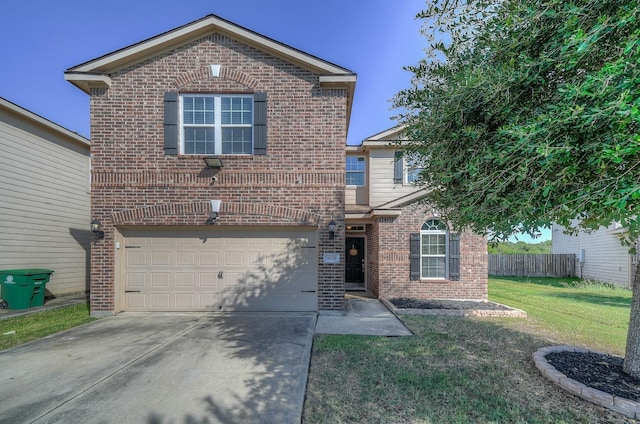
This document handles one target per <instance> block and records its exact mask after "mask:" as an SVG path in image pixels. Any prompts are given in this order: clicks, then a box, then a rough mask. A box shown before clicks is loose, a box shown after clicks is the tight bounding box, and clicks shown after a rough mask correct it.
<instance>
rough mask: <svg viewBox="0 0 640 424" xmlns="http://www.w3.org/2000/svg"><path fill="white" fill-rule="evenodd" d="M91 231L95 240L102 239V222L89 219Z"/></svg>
mask: <svg viewBox="0 0 640 424" xmlns="http://www.w3.org/2000/svg"><path fill="white" fill-rule="evenodd" d="M91 232H92V233H93V236H94V237H95V239H96V240H102V239H103V238H104V231H103V230H102V222H100V221H99V220H97V219H94V220H93V221H91Z"/></svg>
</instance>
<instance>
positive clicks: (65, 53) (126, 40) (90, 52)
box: [0, 0, 426, 144]
mask: <svg viewBox="0 0 640 424" xmlns="http://www.w3.org/2000/svg"><path fill="white" fill-rule="evenodd" d="M424 6H425V0H393V1H392V0H322V1H305V0H181V1H176V0H171V1H169V0H110V1H108V2H98V1H88V0H60V1H52V0H4V1H2V5H1V6H0V40H2V47H1V49H2V50H1V51H2V54H1V56H0V61H1V66H0V97H4V98H5V99H7V100H9V101H11V102H13V103H16V104H18V105H19V106H21V107H24V108H26V109H28V110H30V111H32V112H34V113H36V114H38V115H41V116H43V117H44V118H47V119H49V120H51V121H53V122H55V123H57V124H60V125H62V126H63V127H66V128H68V129H70V130H72V131H75V132H77V133H79V134H82V135H85V136H87V137H89V136H90V134H89V98H88V96H87V95H86V94H85V93H83V92H82V91H80V90H79V89H77V88H75V87H74V86H73V85H71V84H70V83H68V82H66V81H65V80H64V71H65V70H66V69H69V68H71V67H73V66H75V65H78V64H80V63H83V62H86V61H88V60H91V59H94V58H97V57H99V56H102V55H104V54H107V53H110V52H112V51H114V50H117V49H120V48H122V47H126V46H128V45H131V44H133V43H136V42H139V41H142V40H144V39H146V38H149V37H153V36H155V35H158V34H160V33H162V32H165V31H168V30H171V29H173V28H176V27H178V26H181V25H184V24H186V23H189V22H192V21H195V20H197V19H200V18H202V17H204V16H206V15H208V14H215V15H218V16H220V17H221V18H224V19H227V20H230V21H232V22H234V23H236V24H238V25H241V26H243V27H246V28H248V29H251V30H253V31H256V32H258V33H261V34H263V35H266V36H268V37H271V38H273V39H275V40H277V41H280V42H282V43H285V44H288V45H290V46H292V47H295V48H297V49H300V50H303V51H305V52H307V53H310V54H312V55H315V56H318V57H320V58H322V59H325V60H327V61H330V62H333V63H335V64H337V65H339V66H342V67H345V68H348V69H350V70H352V71H353V72H355V73H357V74H358V82H357V85H356V93H355V100H354V105H353V111H352V117H351V126H350V129H349V137H348V143H349V144H359V143H360V141H362V139H364V138H365V137H368V136H370V135H373V134H375V133H378V132H380V131H383V130H385V129H387V128H390V127H391V126H393V125H394V122H393V121H392V120H391V117H392V116H393V115H394V114H395V111H393V110H392V109H391V103H390V99H391V98H392V97H393V96H394V94H395V93H397V92H398V91H400V90H401V89H403V88H406V87H408V86H409V81H410V77H411V74H410V73H409V72H407V71H404V70H403V69H402V67H403V66H407V65H413V64H416V63H417V62H418V60H419V59H420V58H422V57H423V56H424V48H425V47H426V40H425V38H424V37H423V36H422V35H420V32H419V30H420V21H418V20H416V19H415V15H416V14H417V13H418V12H419V11H420V10H421V9H423V8H424Z"/></svg>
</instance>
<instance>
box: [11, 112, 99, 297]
mask: <svg viewBox="0 0 640 424" xmlns="http://www.w3.org/2000/svg"><path fill="white" fill-rule="evenodd" d="M0 149H1V150H0V151H1V152H2V153H1V154H0V269H13V268H48V269H52V270H54V271H55V273H54V274H53V276H52V278H51V281H50V282H49V284H47V289H48V291H50V292H51V293H53V294H54V295H61V294H65V293H75V292H84V291H87V290H88V275H89V248H90V246H89V240H90V232H89V230H88V229H89V222H90V194H89V179H88V178H89V177H88V175H89V174H88V173H89V147H88V146H87V145H81V144H80V143H78V142H77V141H71V140H70V139H69V138H68V137H64V136H63V135H62V134H58V133H57V132H55V131H52V130H51V129H49V128H47V127H45V126H43V125H39V124H37V123H34V122H33V121H31V120H29V119H25V118H24V116H21V115H19V114H16V113H13V112H11V111H7V110H4V109H0Z"/></svg>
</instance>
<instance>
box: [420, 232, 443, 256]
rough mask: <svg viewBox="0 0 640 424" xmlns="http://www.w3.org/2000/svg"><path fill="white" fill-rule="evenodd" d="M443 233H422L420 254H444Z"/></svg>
mask: <svg viewBox="0 0 640 424" xmlns="http://www.w3.org/2000/svg"><path fill="white" fill-rule="evenodd" d="M445 243H446V237H445V234H423V235H422V254H423V255H444V254H446V244H445Z"/></svg>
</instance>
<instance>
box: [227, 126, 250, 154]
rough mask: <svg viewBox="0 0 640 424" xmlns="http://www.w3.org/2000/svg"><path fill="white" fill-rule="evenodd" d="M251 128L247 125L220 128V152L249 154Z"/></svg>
mask: <svg viewBox="0 0 640 424" xmlns="http://www.w3.org/2000/svg"><path fill="white" fill-rule="evenodd" d="M252 142H253V140H252V130H251V128H247V127H225V128H222V154H225V155H231V154H235V155H237V154H251V153H252V149H253V146H252V145H253V143H252Z"/></svg>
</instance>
